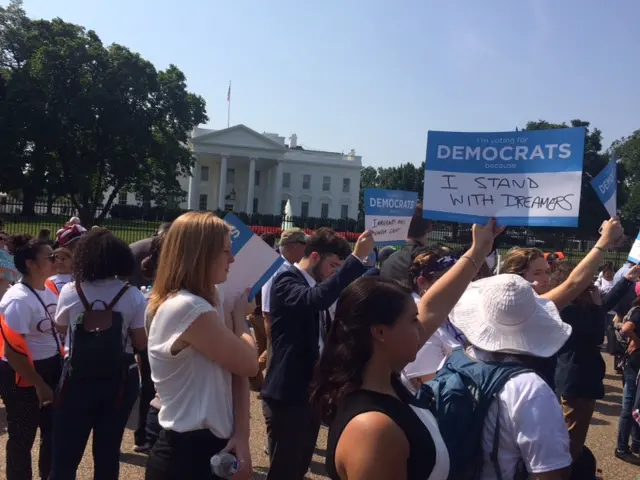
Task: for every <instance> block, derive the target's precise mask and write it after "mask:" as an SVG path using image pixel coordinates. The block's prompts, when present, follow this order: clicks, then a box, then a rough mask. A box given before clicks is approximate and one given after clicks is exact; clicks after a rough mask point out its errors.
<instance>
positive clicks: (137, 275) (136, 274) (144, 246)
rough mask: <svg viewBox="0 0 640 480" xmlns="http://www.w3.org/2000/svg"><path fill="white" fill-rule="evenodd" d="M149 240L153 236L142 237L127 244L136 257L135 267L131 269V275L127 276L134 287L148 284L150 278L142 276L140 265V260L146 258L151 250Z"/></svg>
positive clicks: (151, 240)
mask: <svg viewBox="0 0 640 480" xmlns="http://www.w3.org/2000/svg"><path fill="white" fill-rule="evenodd" d="M151 242H153V237H149V238H143V239H142V240H138V241H137V242H135V243H132V244H131V245H129V248H131V251H132V252H133V256H134V257H135V259H136V268H135V270H134V271H133V275H131V277H130V278H129V283H130V284H131V285H133V286H134V287H138V288H140V287H144V286H146V285H149V282H150V280H149V279H146V278H144V277H143V276H142V273H141V272H140V266H141V264H142V261H143V260H144V259H145V258H147V257H148V256H149V254H150V252H151Z"/></svg>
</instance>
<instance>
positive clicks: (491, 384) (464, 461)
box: [418, 348, 533, 480]
mask: <svg viewBox="0 0 640 480" xmlns="http://www.w3.org/2000/svg"><path fill="white" fill-rule="evenodd" d="M532 371H533V370H531V369H528V368H525V367H523V366H522V365H520V364H518V363H515V362H513V363H501V362H481V361H478V360H474V359H472V358H470V357H469V356H467V355H466V354H465V352H464V350H463V349H462V348H457V349H455V350H454V351H453V352H451V355H449V357H448V358H447V360H446V362H445V364H444V366H443V367H442V368H441V369H440V370H439V371H438V374H437V375H436V378H434V379H433V380H431V381H430V382H428V383H426V384H425V385H423V386H422V387H421V389H420V391H419V392H418V399H419V400H420V399H423V400H426V399H428V398H431V399H432V402H433V403H435V411H436V415H435V417H436V420H437V421H438V426H439V428H440V433H441V434H442V438H443V440H444V443H445V444H446V446H447V450H448V451H449V457H450V459H451V466H450V470H449V477H448V478H449V480H477V479H479V478H480V477H481V474H482V467H483V464H484V453H483V450H482V432H483V429H484V421H485V417H486V416H487V412H488V411H489V406H490V405H491V402H492V401H493V400H494V398H496V397H497V395H498V394H499V393H500V391H501V390H502V388H503V387H504V385H505V383H507V381H508V380H509V379H511V378H513V377H514V376H516V375H520V374H521V373H525V372H532ZM499 444H500V415H499V414H498V422H497V424H496V429H495V433H494V435H493V447H492V449H491V452H490V458H491V462H492V464H493V467H494V469H495V471H496V478H497V479H498V480H503V479H502V474H501V472H500V466H499V464H498V449H499V447H500V445H499ZM521 463H522V462H521ZM521 478H523V479H526V478H527V472H526V470H525V469H524V465H523V464H522V465H520V466H519V470H518V474H516V477H515V479H521ZM509 480H510V479H509Z"/></svg>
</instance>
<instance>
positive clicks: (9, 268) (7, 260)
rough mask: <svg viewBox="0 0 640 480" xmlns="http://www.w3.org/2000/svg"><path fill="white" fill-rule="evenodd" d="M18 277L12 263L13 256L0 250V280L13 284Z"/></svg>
mask: <svg viewBox="0 0 640 480" xmlns="http://www.w3.org/2000/svg"><path fill="white" fill-rule="evenodd" d="M19 275H20V274H19V273H18V270H17V269H16V266H15V264H14V263H13V255H11V254H10V253H9V252H7V251H6V250H4V249H0V278H4V279H5V280H10V281H12V282H15V281H17V280H18V277H19Z"/></svg>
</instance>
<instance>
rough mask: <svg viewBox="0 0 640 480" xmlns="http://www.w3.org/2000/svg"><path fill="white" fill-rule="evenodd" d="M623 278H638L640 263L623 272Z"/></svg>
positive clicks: (633, 280) (639, 277)
mask: <svg viewBox="0 0 640 480" xmlns="http://www.w3.org/2000/svg"><path fill="white" fill-rule="evenodd" d="M624 278H626V279H627V280H631V281H632V282H637V281H638V280H640V264H638V265H634V266H633V267H631V269H630V270H629V271H628V272H627V273H625V274H624Z"/></svg>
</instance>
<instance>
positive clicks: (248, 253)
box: [220, 213, 284, 302]
mask: <svg viewBox="0 0 640 480" xmlns="http://www.w3.org/2000/svg"><path fill="white" fill-rule="evenodd" d="M224 221H225V222H227V224H229V226H231V229H232V230H231V252H232V253H233V256H234V262H233V263H232V264H231V266H230V267H229V275H228V276H227V281H226V282H225V283H223V284H222V285H221V286H220V287H221V289H222V292H223V294H224V298H225V302H234V301H235V299H237V298H238V297H239V296H240V295H241V294H242V292H243V291H244V290H245V289H246V288H251V294H250V295H249V300H251V299H253V298H254V297H255V295H256V294H257V293H258V292H259V291H260V289H261V288H262V285H264V284H265V283H267V280H269V279H270V278H271V277H272V276H273V274H274V273H276V271H277V270H278V268H280V265H282V263H283V262H284V260H283V258H282V257H281V256H280V255H278V253H277V252H276V251H275V250H274V249H273V248H271V247H270V246H269V245H267V244H266V243H265V242H264V241H263V240H262V239H261V238H260V237H259V236H258V235H256V234H255V233H253V232H252V231H251V229H250V228H249V227H247V226H246V225H245V224H244V223H242V221H241V220H240V219H239V218H238V217H236V216H235V215H234V214H233V213H227V215H225V217H224Z"/></svg>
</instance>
